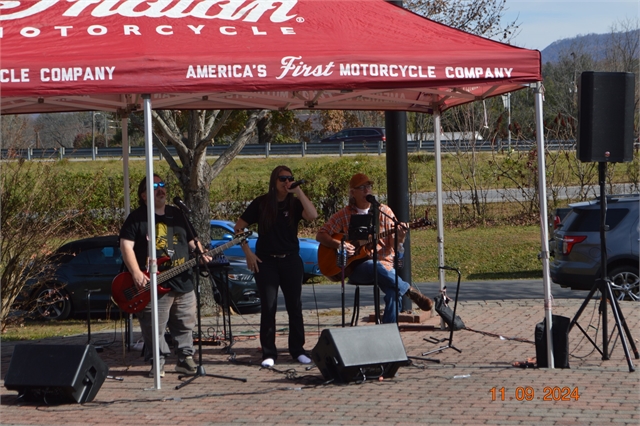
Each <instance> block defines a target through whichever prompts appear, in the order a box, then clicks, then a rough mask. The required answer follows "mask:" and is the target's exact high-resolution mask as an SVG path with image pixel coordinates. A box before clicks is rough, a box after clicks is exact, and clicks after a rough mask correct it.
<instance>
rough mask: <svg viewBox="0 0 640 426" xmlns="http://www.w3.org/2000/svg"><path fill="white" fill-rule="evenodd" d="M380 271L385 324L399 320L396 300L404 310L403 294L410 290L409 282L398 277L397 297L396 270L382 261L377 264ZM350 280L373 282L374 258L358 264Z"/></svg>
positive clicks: (379, 283) (379, 284)
mask: <svg viewBox="0 0 640 426" xmlns="http://www.w3.org/2000/svg"><path fill="white" fill-rule="evenodd" d="M377 271H378V287H380V290H382V292H383V293H384V314H383V315H382V322H383V323H385V324H388V323H394V322H396V320H397V317H398V312H397V310H396V301H397V302H398V306H399V307H400V310H401V311H402V296H403V295H404V294H405V293H406V292H407V291H408V290H409V283H407V282H406V281H405V280H403V279H402V278H401V277H398V295H399V297H398V298H396V271H395V270H394V269H392V270H391V271H388V270H387V269H386V268H385V267H384V266H383V265H382V264H381V263H380V262H378V264H377ZM349 280H350V281H352V282H355V283H370V282H373V280H374V276H373V260H371V259H370V260H367V261H366V262H363V263H361V264H360V265H358V266H356V267H355V268H354V269H353V271H352V272H351V275H350V276H349Z"/></svg>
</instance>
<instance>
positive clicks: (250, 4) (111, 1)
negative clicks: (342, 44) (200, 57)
mask: <svg viewBox="0 0 640 426" xmlns="http://www.w3.org/2000/svg"><path fill="white" fill-rule="evenodd" d="M297 3H298V1H297V0H281V1H275V0H156V1H149V0H66V1H65V0H39V1H35V2H34V1H10V0H6V1H0V21H10V20H17V19H22V18H27V17H32V16H35V15H38V14H39V13H42V12H44V11H46V10H47V9H49V8H51V7H53V6H54V5H56V4H60V5H63V4H68V7H67V9H66V10H65V11H64V12H63V13H62V16H66V17H79V16H81V15H84V14H90V15H91V16H93V17H96V18H102V17H107V16H113V15H120V16H123V17H127V18H138V17H147V18H161V17H167V18H187V17H192V18H200V19H221V20H225V21H244V22H258V21H259V20H260V19H261V18H262V17H263V15H270V16H269V20H270V21H271V22H274V23H278V22H286V21H288V20H290V19H293V18H295V17H296V15H295V14H292V15H289V13H290V12H291V10H292V9H293V7H294V6H295V5H296V4H297Z"/></svg>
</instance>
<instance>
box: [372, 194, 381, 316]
mask: <svg viewBox="0 0 640 426" xmlns="http://www.w3.org/2000/svg"><path fill="white" fill-rule="evenodd" d="M371 212H372V215H373V228H372V229H371V243H372V245H373V303H374V304H375V309H374V312H375V322H376V324H380V323H382V321H381V320H380V287H378V232H379V230H380V214H379V212H380V209H379V208H378V203H371Z"/></svg>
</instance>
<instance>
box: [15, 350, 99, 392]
mask: <svg viewBox="0 0 640 426" xmlns="http://www.w3.org/2000/svg"><path fill="white" fill-rule="evenodd" d="M108 371H109V368H108V367H107V365H106V364H105V363H104V361H102V360H101V359H100V357H98V354H97V353H96V350H95V348H94V347H93V346H91V345H29V344H22V345H16V347H15V349H14V350H13V355H12V356H11V362H10V363H9V369H8V370H7V375H6V376H5V378H4V386H5V387H6V388H7V389H9V390H16V391H18V393H19V394H20V395H21V396H22V397H23V398H24V399H25V400H27V401H38V402H40V401H42V402H45V403H47V404H52V403H53V404H63V403H74V402H76V403H79V404H84V403H85V402H90V401H92V400H93V398H95V396H96V394H97V393H98V390H100V386H102V383H104V381H105V379H106V378H107V373H108Z"/></svg>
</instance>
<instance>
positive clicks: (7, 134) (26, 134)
mask: <svg viewBox="0 0 640 426" xmlns="http://www.w3.org/2000/svg"><path fill="white" fill-rule="evenodd" d="M0 124H1V125H0V129H1V130H0V146H1V147H2V148H4V149H22V148H29V147H30V146H31V143H32V142H33V141H34V134H33V123H32V120H31V117H30V116H28V115H4V116H2V117H0Z"/></svg>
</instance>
